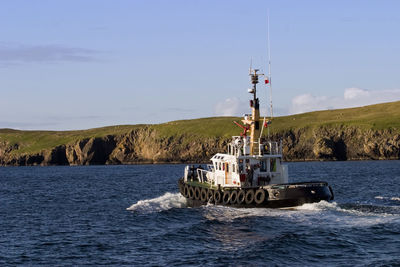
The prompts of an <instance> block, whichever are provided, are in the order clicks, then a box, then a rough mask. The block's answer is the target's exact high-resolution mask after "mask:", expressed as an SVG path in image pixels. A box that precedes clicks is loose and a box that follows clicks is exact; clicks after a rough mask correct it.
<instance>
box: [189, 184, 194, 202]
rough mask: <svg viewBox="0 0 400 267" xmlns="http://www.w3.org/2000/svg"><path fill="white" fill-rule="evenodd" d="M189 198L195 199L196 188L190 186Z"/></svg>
mask: <svg viewBox="0 0 400 267" xmlns="http://www.w3.org/2000/svg"><path fill="white" fill-rule="evenodd" d="M189 198H190V199H194V188H193V186H191V185H189Z"/></svg>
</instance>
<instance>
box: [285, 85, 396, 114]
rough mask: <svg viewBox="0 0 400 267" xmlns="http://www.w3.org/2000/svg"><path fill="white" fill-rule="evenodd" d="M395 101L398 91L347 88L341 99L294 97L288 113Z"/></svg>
mask: <svg viewBox="0 0 400 267" xmlns="http://www.w3.org/2000/svg"><path fill="white" fill-rule="evenodd" d="M397 100H400V89H392V90H375V91H370V90H365V89H361V88H347V89H345V90H344V93H343V97H329V96H313V95H311V94H303V95H299V96H296V97H294V98H293V99H292V105H291V108H290V113H291V114H297V113H304V112H309V111H315V110H326V109H340V108H351V107H360V106H366V105H372V104H377V103H384V102H392V101H397Z"/></svg>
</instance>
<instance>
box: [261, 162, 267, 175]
mask: <svg viewBox="0 0 400 267" xmlns="http://www.w3.org/2000/svg"><path fill="white" fill-rule="evenodd" d="M260 171H261V172H266V171H267V162H266V161H265V160H261V161H260Z"/></svg>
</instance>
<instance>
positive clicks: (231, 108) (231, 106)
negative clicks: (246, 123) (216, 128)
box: [214, 97, 244, 116]
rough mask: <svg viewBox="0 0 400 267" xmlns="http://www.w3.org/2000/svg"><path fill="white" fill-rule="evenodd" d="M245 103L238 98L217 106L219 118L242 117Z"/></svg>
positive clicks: (216, 111)
mask: <svg viewBox="0 0 400 267" xmlns="http://www.w3.org/2000/svg"><path fill="white" fill-rule="evenodd" d="M243 106H244V105H243V102H242V101H240V100H239V99H238V98H236V97H232V98H227V99H225V100H224V101H221V102H218V103H217V104H216V105H215V112H214V113H215V115H217V116H241V115H242V113H243Z"/></svg>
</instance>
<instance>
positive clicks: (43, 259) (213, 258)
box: [0, 161, 400, 266]
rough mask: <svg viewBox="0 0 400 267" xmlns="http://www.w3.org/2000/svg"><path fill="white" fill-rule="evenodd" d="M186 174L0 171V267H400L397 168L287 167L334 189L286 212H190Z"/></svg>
mask: <svg viewBox="0 0 400 267" xmlns="http://www.w3.org/2000/svg"><path fill="white" fill-rule="evenodd" d="M183 168H184V165H132V166H82V167H61V166H60V167H2V168H0V265H1V266H7V265H20V264H21V265H46V266H64V265H68V266H71V265H78V266H82V265H136V266H148V265H152V266H190V265H197V266H322V265H327V266H331V265H332V266H335V265H336V266H396V265H397V266H399V265H400V162H399V161H361V162H306V163H289V173H290V176H291V177H292V178H293V179H292V181H310V180H313V181H317V180H323V181H327V182H329V184H330V185H331V186H332V188H333V190H334V193H335V200H334V201H333V202H330V203H328V202H320V203H315V204H305V205H303V206H301V207H296V208H292V209H265V208H263V209H257V208H252V209H237V208H230V207H222V206H213V205H207V206H203V207H198V208H188V207H187V206H186V201H185V199H184V198H183V197H182V196H181V195H180V194H179V193H178V189H177V179H178V178H179V177H180V176H182V174H183Z"/></svg>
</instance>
